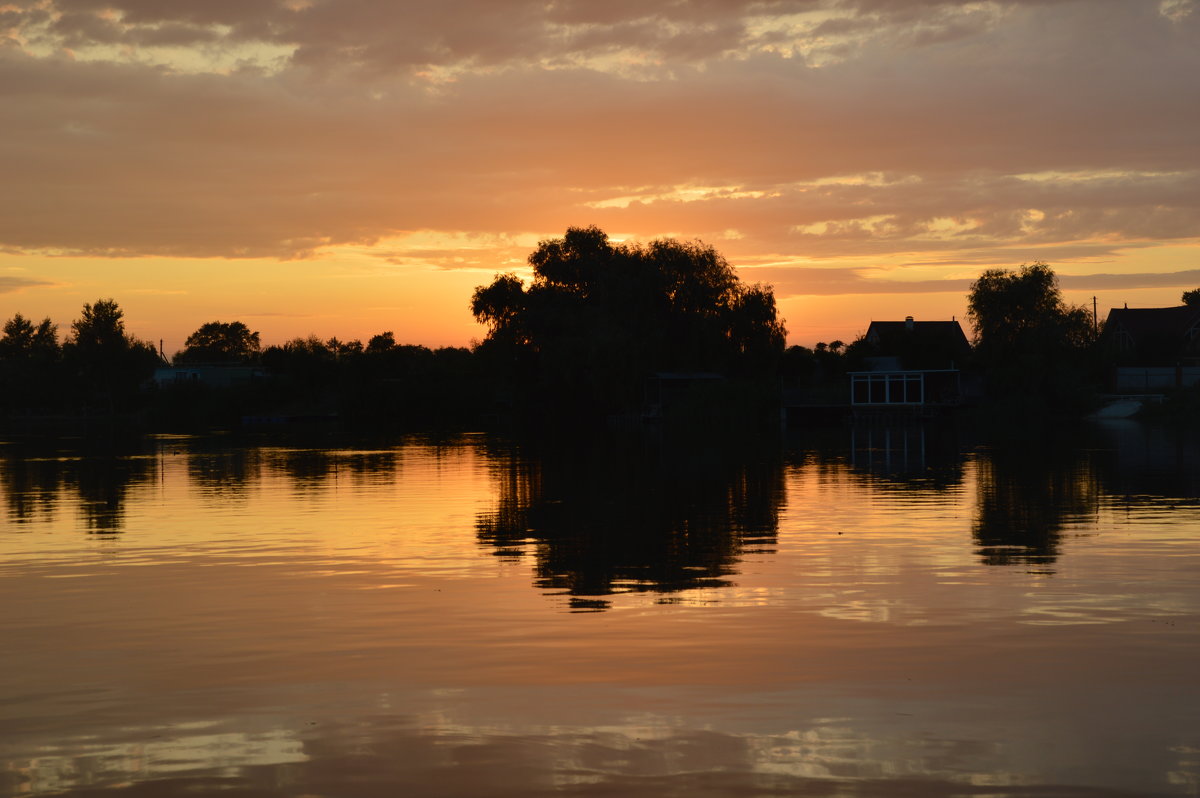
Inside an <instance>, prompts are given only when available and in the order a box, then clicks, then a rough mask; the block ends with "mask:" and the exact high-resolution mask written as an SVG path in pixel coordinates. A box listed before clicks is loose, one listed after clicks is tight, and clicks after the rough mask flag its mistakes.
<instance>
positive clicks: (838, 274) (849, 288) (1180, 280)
mask: <svg viewBox="0 0 1200 798" xmlns="http://www.w3.org/2000/svg"><path fill="white" fill-rule="evenodd" d="M864 271H865V270H863V269H838V268H820V269H813V268H803V267H792V268H784V267H766V268H761V269H753V270H746V271H743V272H742V273H741V276H742V278H743V279H744V280H754V281H762V282H766V283H770V284H771V285H773V286H774V288H775V293H776V295H777V296H779V297H781V298H783V297H789V296H839V295H852V294H932V293H955V294H962V295H964V296H965V295H966V294H967V293H968V292H969V291H970V289H971V284H972V283H973V282H974V279H972V278H940V279H932V280H894V279H886V278H877V277H871V276H867V275H865V274H863V272H864ZM1059 284H1060V286H1061V287H1062V288H1064V289H1070V290H1074V291H1082V290H1087V291H1105V290H1110V289H1136V288H1164V287H1166V288H1191V287H1195V286H1200V269H1189V270H1185V271H1179V272H1155V273H1143V274H1074V275H1063V274H1060V275H1059Z"/></svg>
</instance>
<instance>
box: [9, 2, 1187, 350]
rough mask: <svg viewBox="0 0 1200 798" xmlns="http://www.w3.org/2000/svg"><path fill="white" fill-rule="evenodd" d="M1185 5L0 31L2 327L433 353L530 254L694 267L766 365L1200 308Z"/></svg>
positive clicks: (818, 9)
mask: <svg viewBox="0 0 1200 798" xmlns="http://www.w3.org/2000/svg"><path fill="white" fill-rule="evenodd" d="M1196 5H1197V4H1196V2H1195V1H1194V0H1163V2H1156V1H1154V0H1145V2H1142V1H1140V0H1076V1H1074V2H1072V0H1007V1H1004V2H1000V1H997V2H939V1H938V0H890V1H889V2H883V1H882V0H767V1H766V2H762V1H760V0H708V1H707V2H684V3H680V2H676V1H675V0H638V1H637V2H632V1H631V0H606V2H586V1H585V0H555V1H554V2H550V3H546V2H544V0H447V1H446V2H442V3H438V4H428V3H415V2H384V1H383V0H247V1H246V2H239V3H214V2H211V0H180V2H172V3H161V2H155V1H154V0H111V1H110V0H0V131H3V132H2V134H0V174H2V175H3V181H2V184H3V188H4V190H3V191H0V315H2V316H3V317H4V318H8V317H10V316H11V315H12V314H13V313H15V312H21V313H23V314H25V315H26V316H30V317H34V318H41V317H43V316H50V317H51V318H52V319H54V320H55V321H56V322H58V323H59V325H60V328H62V329H64V330H65V329H66V327H67V326H68V325H69V324H70V322H71V320H72V319H74V318H75V317H76V316H77V315H78V312H79V308H80V306H81V305H82V304H83V303H84V302H91V301H94V300H95V299H97V298H99V297H113V298H115V299H116V300H117V301H118V302H119V303H120V304H121V306H122V307H123V308H124V309H125V310H126V315H127V321H128V326H129V329H130V331H131V332H133V333H135V334H136V335H138V336H140V337H143V338H147V339H151V340H155V341H157V340H159V339H163V341H164V344H165V347H166V349H167V350H168V352H170V351H173V350H175V349H178V348H180V347H181V346H182V342H183V339H184V338H185V337H186V336H187V334H188V333H189V332H191V331H192V330H194V329H195V328H196V327H198V326H199V325H200V324H202V323H204V322H207V321H213V320H224V321H228V320H233V319H239V320H242V321H245V322H246V323H247V324H248V325H250V326H251V328H252V329H256V330H260V331H261V332H262V336H263V340H264V342H265V343H278V342H282V341H283V340H285V339H287V338H289V337H293V336H296V335H306V334H308V333H310V332H312V333H316V334H318V335H321V336H322V337H326V336H333V335H336V336H338V337H339V338H342V339H348V338H355V337H358V338H364V339H365V338H366V337H369V336H370V335H373V334H375V333H378V332H381V331H383V330H393V331H394V332H395V333H396V337H397V339H399V340H401V341H405V342H412V343H424V344H427V345H431V346H437V345H464V344H467V343H468V342H469V341H470V339H471V338H477V337H481V336H482V335H483V334H484V330H483V328H482V327H479V326H477V325H475V324H474V322H473V320H472V319H471V317H470V314H469V312H468V310H467V305H468V302H469V299H470V294H471V291H472V289H473V287H474V286H476V285H479V284H481V283H485V282H488V281H490V280H491V278H492V276H493V275H494V274H495V273H497V272H501V271H510V270H516V271H518V273H520V271H521V269H522V268H523V265H524V258H525V256H526V255H527V254H528V253H529V252H530V251H531V250H532V248H533V247H534V246H535V245H536V243H537V241H538V240H539V239H540V238H545V237H550V236H556V235H561V234H562V232H563V231H564V230H565V229H566V227H567V226H569V225H587V224H597V225H599V226H600V227H602V228H603V229H605V230H606V231H607V232H608V233H609V234H610V235H611V236H612V237H613V238H615V239H639V240H646V239H650V238H654V237H658V236H668V235H669V236H676V237H682V238H689V239H690V238H699V239H702V240H703V241H705V242H707V243H710V244H712V245H714V246H716V247H717V248H718V249H719V250H720V251H722V252H723V253H725V255H726V256H727V257H728V258H729V260H730V262H731V263H733V264H734V265H735V266H736V267H738V269H739V272H740V273H741V275H742V277H743V279H745V280H748V281H765V282H769V283H771V284H773V285H774V286H775V290H776V295H777V297H778V298H779V300H780V307H781V310H782V315H783V316H784V317H785V318H786V320H787V327H788V329H789V332H790V335H789V339H790V341H791V342H792V343H804V344H812V343H813V342H815V341H817V340H831V339H834V338H841V339H842V340H852V339H853V338H854V337H855V336H856V335H858V334H859V333H861V332H863V331H864V330H865V328H866V326H867V324H868V323H869V321H870V320H871V319H872V318H876V319H880V318H903V317H904V316H905V315H913V316H916V317H918V318H948V317H950V316H958V317H959V318H961V317H962V314H963V313H964V311H965V292H966V288H967V286H968V285H969V284H970V282H971V280H972V279H974V278H975V277H976V276H977V275H978V274H979V272H980V271H981V270H983V269H985V268H991V267H996V266H1004V267H1012V266H1016V265H1019V264H1021V263H1025V262H1030V261H1033V260H1038V259H1041V260H1046V261H1048V262H1049V263H1051V265H1052V266H1054V268H1055V269H1056V270H1057V271H1058V273H1059V274H1060V275H1061V276H1062V277H1063V287H1064V290H1065V293H1066V296H1067V298H1068V299H1069V300H1070V301H1073V302H1086V303H1087V304H1089V305H1090V304H1091V297H1092V296H1098V297H1099V299H1098V302H1099V305H1100V307H1101V313H1102V314H1103V312H1104V309H1105V308H1106V307H1108V306H1113V305H1117V306H1119V305H1121V304H1122V303H1126V302H1127V303H1129V304H1130V305H1131V306H1139V305H1140V306H1156V305H1170V304H1175V303H1177V301H1178V297H1179V294H1180V292H1181V291H1182V290H1184V289H1185V288H1192V287H1196V286H1198V285H1200V257H1198V254H1200V248H1198V247H1200V221H1198V219H1200V217H1198V214H1197V208H1198V206H1200V81H1197V80H1196V79H1195V77H1194V76H1195V75H1198V74H1200V13H1198V12H1197V9H1196Z"/></svg>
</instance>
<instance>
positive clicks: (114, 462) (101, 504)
mask: <svg viewBox="0 0 1200 798" xmlns="http://www.w3.org/2000/svg"><path fill="white" fill-rule="evenodd" d="M155 473H156V461H155V458H154V456H153V448H152V446H150V445H149V444H148V443H146V442H145V441H134V442H132V443H131V442H128V441H125V442H119V443H113V442H105V443H103V444H95V445H90V446H85V447H83V448H82V449H81V450H71V451H62V450H59V449H56V448H53V447H47V448H40V449H39V448H25V447H22V448H14V449H6V450H5V453H4V456H3V484H4V498H5V503H6V505H7V514H8V517H9V519H10V520H12V521H14V522H16V523H18V524H20V523H30V522H33V521H42V520H46V521H48V520H51V519H53V517H54V515H55V513H56V512H57V511H58V509H59V508H60V507H61V506H65V507H73V506H78V508H79V512H80V514H81V517H82V521H83V526H84V528H85V530H86V531H87V532H91V533H97V534H111V533H115V532H120V531H122V529H123V527H124V525H125V508H126V504H127V497H128V493H129V490H130V488H131V487H132V486H134V485H137V484H141V483H145V482H148V481H150V480H151V479H152V478H153V476H154V474H155ZM71 492H73V493H74V494H75V496H74V497H70V499H69V500H68V501H63V499H64V498H67V497H65V496H64V494H67V493H71Z"/></svg>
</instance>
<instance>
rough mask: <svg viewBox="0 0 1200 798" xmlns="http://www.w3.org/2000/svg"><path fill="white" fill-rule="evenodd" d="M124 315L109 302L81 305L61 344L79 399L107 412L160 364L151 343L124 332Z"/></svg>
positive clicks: (123, 400) (127, 396)
mask: <svg viewBox="0 0 1200 798" xmlns="http://www.w3.org/2000/svg"><path fill="white" fill-rule="evenodd" d="M124 315H125V314H124V312H123V311H122V310H121V309H120V307H118V306H117V303H116V302H115V301H113V300H112V299H98V300H96V302H95V303H94V304H90V305H88V304H85V305H84V306H83V310H82V312H81V313H80V316H79V318H78V319H76V320H75V321H74V322H72V324H71V336H70V338H68V339H67V341H66V343H64V344H63V359H64V361H65V362H66V364H67V365H68V366H69V367H70V368H71V369H72V371H73V373H74V374H75V375H77V378H78V379H79V380H80V386H79V387H80V388H81V389H82V395H81V397H80V398H82V399H83V400H85V401H96V402H102V403H103V404H106V405H107V407H108V409H109V411H113V410H116V409H117V407H118V405H119V404H122V403H124V402H126V401H128V400H129V399H130V398H131V397H132V395H133V394H134V393H135V392H136V391H137V389H138V387H139V386H140V385H141V383H142V382H143V381H145V380H146V379H147V378H149V377H150V376H151V375H152V374H153V373H154V368H155V366H157V365H159V364H160V363H161V362H162V361H161V358H160V357H159V356H158V351H157V350H156V349H155V348H154V346H153V345H152V344H149V343H146V342H144V341H139V340H138V339H137V338H134V337H133V336H131V335H129V334H127V333H126V332H125V321H124Z"/></svg>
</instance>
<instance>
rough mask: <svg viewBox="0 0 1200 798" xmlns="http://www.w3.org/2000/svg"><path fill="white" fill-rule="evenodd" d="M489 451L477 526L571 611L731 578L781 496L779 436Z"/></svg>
mask: <svg viewBox="0 0 1200 798" xmlns="http://www.w3.org/2000/svg"><path fill="white" fill-rule="evenodd" d="M574 443H575V445H562V444H558V445H551V446H541V447H537V448H536V450H531V449H527V448H523V447H517V448H515V449H511V450H507V451H499V452H496V453H495V457H494V462H495V463H496V465H495V468H496V470H497V475H498V477H499V482H500V489H499V495H498V497H497V502H496V507H495V509H494V510H493V511H491V512H488V513H484V514H482V515H480V516H479V517H478V518H477V520H476V531H477V535H478V539H479V541H480V542H481V543H483V544H486V545H488V546H491V547H493V548H494V552H495V554H497V555H499V556H506V557H520V556H522V555H523V554H525V553H526V551H532V552H533V554H534V556H535V557H536V566H535V573H536V584H537V586H538V587H540V588H543V589H547V590H558V591H564V592H566V593H567V594H569V595H570V596H571V597H572V606H573V607H574V608H576V609H593V610H599V609H604V608H606V607H608V606H609V602H608V600H607V599H605V598H602V597H604V596H608V595H611V594H613V593H623V592H633V591H651V592H658V593H674V592H678V591H682V590H687V589H690V588H698V587H716V586H723V585H728V584H730V582H729V580H728V577H730V576H732V575H733V574H734V573H736V571H735V566H736V565H737V563H738V561H739V560H740V559H741V557H742V556H744V555H745V554H747V553H751V552H762V551H770V550H771V549H772V547H773V546H774V543H775V537H776V533H777V529H778V523H779V509H780V506H781V504H782V501H783V496H784V482H783V468H782V463H781V459H780V454H779V451H778V444H777V443H775V444H771V445H768V446H764V447H754V446H750V445H745V444H743V445H739V446H729V445H717V444H715V443H711V442H709V443H707V444H694V443H693V444H687V445H684V444H682V443H679V442H673V443H663V442H653V441H650V440H648V439H646V438H642V437H638V438H631V439H623V440H620V441H607V442H600V441H590V442H586V443H585V442H578V441H577V442H574Z"/></svg>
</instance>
